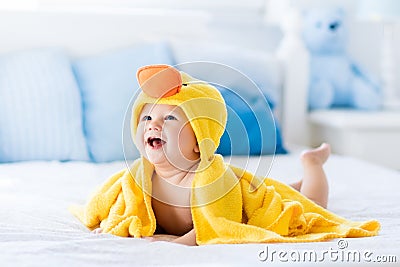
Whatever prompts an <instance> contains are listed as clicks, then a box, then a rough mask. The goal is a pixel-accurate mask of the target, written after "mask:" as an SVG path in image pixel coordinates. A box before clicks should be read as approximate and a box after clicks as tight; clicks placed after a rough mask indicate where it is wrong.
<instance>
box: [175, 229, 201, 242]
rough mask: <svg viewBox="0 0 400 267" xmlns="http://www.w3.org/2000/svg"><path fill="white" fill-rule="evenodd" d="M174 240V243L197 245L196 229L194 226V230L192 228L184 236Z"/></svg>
mask: <svg viewBox="0 0 400 267" xmlns="http://www.w3.org/2000/svg"><path fill="white" fill-rule="evenodd" d="M172 242H173V243H178V244H183V245H187V246H196V245H197V243H196V231H195V230H194V228H193V229H192V230H190V231H189V232H187V233H186V234H184V235H183V236H180V237H178V238H177V239H175V240H174V241H172Z"/></svg>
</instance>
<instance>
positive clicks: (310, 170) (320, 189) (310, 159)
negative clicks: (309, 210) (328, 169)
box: [292, 143, 331, 208]
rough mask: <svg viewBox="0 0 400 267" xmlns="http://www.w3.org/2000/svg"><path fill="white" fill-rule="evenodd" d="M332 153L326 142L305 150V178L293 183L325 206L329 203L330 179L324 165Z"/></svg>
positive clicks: (303, 161) (302, 158) (307, 195)
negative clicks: (328, 179)
mask: <svg viewBox="0 0 400 267" xmlns="http://www.w3.org/2000/svg"><path fill="white" fill-rule="evenodd" d="M330 153H331V147H330V145H328V144H325V143H323V144H322V145H321V146H320V147H318V148H316V149H312V150H307V151H305V152H303V154H302V155H301V163H302V165H303V168H304V176H303V179H302V180H301V181H299V182H297V183H295V184H292V186H293V188H295V189H296V190H298V191H300V193H302V194H303V195H304V196H306V197H307V198H309V199H311V200H312V201H314V202H315V203H317V204H318V205H320V206H322V207H324V208H326V207H327V204H328V181H327V179H326V175H325V172H324V169H323V167H322V165H323V164H324V163H325V162H326V160H327V159H328V157H329V155H330Z"/></svg>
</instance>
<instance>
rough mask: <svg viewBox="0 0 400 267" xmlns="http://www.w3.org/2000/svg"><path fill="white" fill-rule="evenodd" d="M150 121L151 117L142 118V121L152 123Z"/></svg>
mask: <svg viewBox="0 0 400 267" xmlns="http://www.w3.org/2000/svg"><path fill="white" fill-rule="evenodd" d="M150 120H151V117H150V116H148V115H146V116H144V117H143V118H142V121H150Z"/></svg>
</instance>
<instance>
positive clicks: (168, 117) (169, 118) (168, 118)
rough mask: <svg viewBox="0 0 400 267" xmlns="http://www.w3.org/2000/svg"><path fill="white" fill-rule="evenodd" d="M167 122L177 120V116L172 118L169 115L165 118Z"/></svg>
mask: <svg viewBox="0 0 400 267" xmlns="http://www.w3.org/2000/svg"><path fill="white" fill-rule="evenodd" d="M165 120H176V117H175V116H172V115H167V116H166V117H165Z"/></svg>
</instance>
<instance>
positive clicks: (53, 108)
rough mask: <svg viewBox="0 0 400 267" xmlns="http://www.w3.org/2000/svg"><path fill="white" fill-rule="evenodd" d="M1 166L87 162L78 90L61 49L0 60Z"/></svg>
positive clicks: (23, 53) (33, 51) (24, 52)
mask: <svg viewBox="0 0 400 267" xmlns="http://www.w3.org/2000/svg"><path fill="white" fill-rule="evenodd" d="M0 114H1V115H0V162H13V161H23V160H88V159H89V157H88V152H87V148H86V143H85V138H84V134H83V129H82V106H81V97H80V92H79V89H78V87H77V85H76V81H75V78H74V75H73V73H72V69H71V65H70V62H69V60H68V57H67V56H66V55H65V54H64V52H63V51H62V50H59V49H38V50H31V51H22V52H14V53H10V54H6V55H3V56H0Z"/></svg>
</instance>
